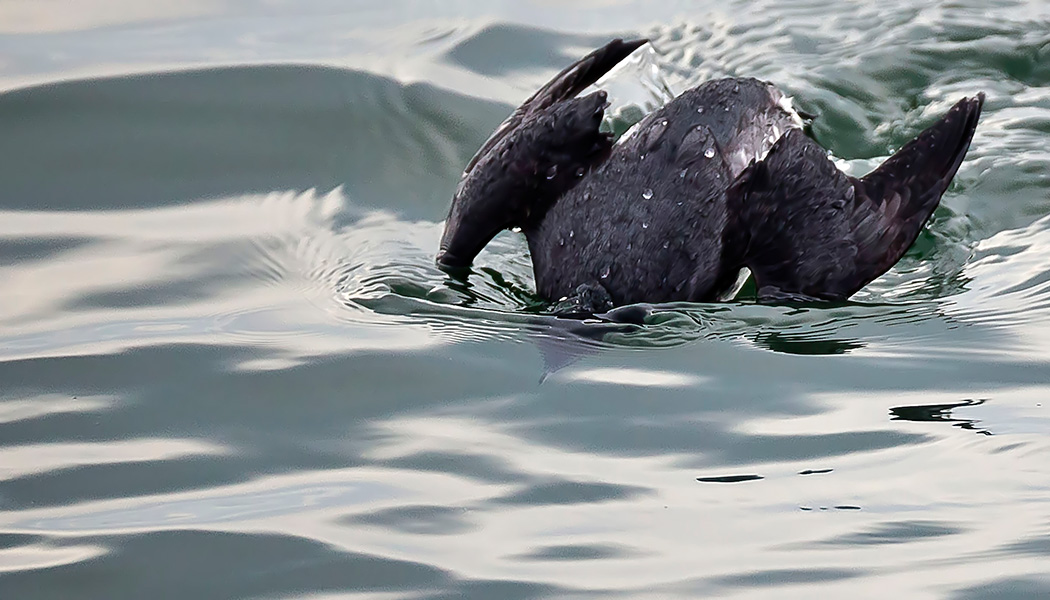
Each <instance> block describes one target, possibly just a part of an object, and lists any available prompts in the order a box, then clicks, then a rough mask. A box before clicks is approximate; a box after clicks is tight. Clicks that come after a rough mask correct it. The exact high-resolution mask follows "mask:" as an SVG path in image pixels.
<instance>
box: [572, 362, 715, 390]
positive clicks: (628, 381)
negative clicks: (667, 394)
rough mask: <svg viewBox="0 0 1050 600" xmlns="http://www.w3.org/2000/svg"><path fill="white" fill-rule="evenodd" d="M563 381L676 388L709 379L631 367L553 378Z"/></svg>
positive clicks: (687, 374)
mask: <svg viewBox="0 0 1050 600" xmlns="http://www.w3.org/2000/svg"><path fill="white" fill-rule="evenodd" d="M554 377H555V378H557V379H561V380H564V381H582V382H587V383H608V384H612V385H633V386H639V387H663V388H677V387H689V386H695V385H700V384H702V383H704V382H705V381H708V380H709V379H710V378H708V377H704V376H701V375H695V374H692V373H676V372H674V371H658V370H653V369H638V368H632V367H595V368H590V369H573V370H570V371H563V372H561V373H558V374H557V375H555V376H554Z"/></svg>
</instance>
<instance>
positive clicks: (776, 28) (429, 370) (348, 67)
mask: <svg viewBox="0 0 1050 600" xmlns="http://www.w3.org/2000/svg"><path fill="white" fill-rule="evenodd" d="M616 35H622V36H635V35H644V36H647V37H649V38H651V39H652V40H653V46H654V47H655V51H652V52H650V53H643V54H642V55H641V56H639V57H638V58H636V59H635V60H634V61H633V63H632V64H631V65H628V66H627V67H626V68H625V69H622V70H621V71H620V72H619V73H618V74H615V75H614V76H613V79H612V81H611V82H610V84H609V88H610V89H611V90H613V95H614V96H615V97H617V98H618V102H619V106H620V107H621V111H620V112H619V114H620V115H621V116H622V117H623V118H624V119H626V120H628V121H629V120H630V118H631V115H635V116H637V114H640V112H641V107H645V106H649V105H652V104H655V103H658V102H659V101H660V100H661V99H662V98H665V97H666V95H667V93H668V90H669V91H671V92H678V91H681V90H684V89H686V88H687V87H688V86H690V85H692V84H695V83H697V82H700V81H703V80H705V79H708V78H712V77H716V76H722V75H742V76H751V75H753V76H757V77H760V78H764V79H768V80H771V81H773V82H775V83H777V84H778V85H779V86H781V87H782V88H783V89H785V90H786V91H788V92H789V93H791V94H793V95H794V96H795V98H796V102H797V104H798V105H800V106H802V107H803V108H805V109H807V110H809V111H811V112H816V113H819V115H820V116H819V118H818V119H817V121H816V122H815V124H814V128H813V129H814V134H815V136H816V137H817V138H818V139H819V140H820V141H821V142H822V143H823V144H824V145H825V146H827V147H828V148H830V149H831V150H832V152H833V153H834V155H835V156H836V157H837V158H838V159H840V160H841V165H842V166H843V167H844V168H848V169H852V170H853V171H854V172H863V171H865V170H866V169H868V168H870V167H872V166H873V165H875V164H877V163H878V162H879V161H880V160H881V159H882V158H884V157H885V156H887V155H888V154H890V153H891V152H892V151H893V150H894V149H895V148H897V147H899V146H900V145H901V144H902V143H904V142H905V141H907V140H908V139H910V137H912V136H913V135H914V134H915V133H917V132H918V131H919V130H920V129H921V128H922V127H923V126H924V125H925V124H928V123H929V122H931V121H932V120H933V119H934V118H935V117H936V116H937V115H938V114H940V113H942V112H943V111H945V110H946V109H947V108H948V107H949V106H950V104H951V103H952V102H954V101H955V100H956V99H958V98H959V97H961V96H963V95H969V94H973V93H975V92H977V91H982V90H983V91H984V92H986V93H987V94H988V101H987V103H986V105H985V114H984V117H983V119H982V122H981V125H980V127H979V129H978V131H977V134H976V136H975V138H974V142H973V147H972V148H971V150H970V154H969V156H968V158H967V160H966V162H965V163H964V164H963V166H962V168H961V170H960V171H959V175H958V177H957V178H956V182H955V184H954V185H953V187H952V188H951V189H950V190H949V192H948V193H947V194H946V195H945V197H944V200H943V202H942V206H941V208H939V209H938V211H937V212H936V214H935V216H934V219H933V221H932V223H931V225H930V227H929V228H928V230H927V231H925V232H924V233H923V235H922V236H921V237H920V239H919V241H918V243H917V244H916V246H915V247H914V248H913V249H912V250H911V251H910V252H909V253H908V255H907V256H906V257H905V258H904V260H903V261H902V262H901V263H900V264H899V265H898V266H897V267H896V268H894V269H893V270H892V271H891V272H890V273H889V274H887V275H886V276H884V277H882V278H881V279H879V280H878V281H876V282H875V283H873V284H871V285H870V286H869V287H868V288H867V289H865V290H864V291H863V292H862V293H861V294H859V295H858V296H857V297H856V298H855V299H854V301H852V302H850V303H848V304H845V305H840V306H832V307H823V308H814V307H802V308H799V307H784V306H759V305H754V304H751V303H748V302H746V301H745V302H738V303H728V304H720V305H684V304H683V305H669V306H661V307H657V310H656V311H655V312H654V314H653V315H652V316H651V317H649V319H648V321H647V323H646V324H645V325H644V326H640V327H638V326H630V327H628V326H615V327H614V326H608V325H599V324H586V323H574V322H564V321H558V320H555V319H553V318H551V317H549V316H546V315H545V314H543V306H542V305H541V304H540V303H539V301H538V299H537V298H536V297H535V296H534V295H533V293H532V290H533V282H532V274H531V267H530V263H529V258H528V255H527V248H526V245H525V243H524V240H523V239H522V238H521V236H520V235H515V234H511V233H506V234H503V235H501V236H500V237H499V238H498V239H497V240H496V241H495V242H494V243H493V244H491V245H490V247H489V248H488V249H487V250H486V251H485V252H484V253H483V254H482V255H481V257H480V258H479V260H478V261H477V268H476V270H475V274H474V275H473V276H472V277H471V279H470V280H469V283H467V284H464V283H462V282H458V281H455V280H450V279H448V278H447V277H446V276H445V275H444V274H443V273H441V272H440V271H438V270H436V269H435V268H434V266H433V256H434V254H435V251H436V248H437V240H438V237H439V235H440V232H441V227H442V224H441V221H442V219H443V218H444V215H445V211H446V210H447V208H448V199H449V196H450V194H451V191H452V190H453V188H454V186H455V183H456V180H457V178H458V175H459V172H460V170H461V168H462V166H463V164H464V163H465V162H466V160H467V159H468V158H469V157H470V155H471V154H472V153H473V151H474V149H475V148H476V147H477V146H478V145H479V144H480V143H481V142H482V141H483V140H484V139H485V137H487V135H488V133H489V132H490V131H491V130H492V128H493V127H494V126H495V125H496V124H497V123H498V122H499V121H500V120H501V119H502V118H503V117H504V116H505V115H506V114H507V113H508V112H509V110H510V109H511V107H512V106H513V105H514V104H515V103H517V102H518V101H520V100H521V99H522V98H524V97H525V96H527V95H528V94H529V93H530V92H531V90H532V89H534V88H535V87H536V86H537V85H538V84H540V83H541V82H542V81H544V80H545V79H546V78H547V77H549V76H550V75H551V74H552V73H553V72H554V71H555V70H557V69H558V68H560V67H561V66H563V65H564V64H566V63H568V62H571V61H572V60H573V59H574V58H575V57H577V56H579V55H580V54H582V53H584V52H586V51H587V50H589V49H591V48H592V47H595V46H597V45H599V44H601V43H603V42H605V41H607V40H608V39H609V38H610V37H612V36H616ZM0 90H2V93H0V281H2V282H3V291H2V293H0V598H3V599H7V598H19V599H22V598H26V599H29V598H32V599H36V598H91V599H94V598H97V599H107V600H110V599H121V598H216V599H219V598H249V597H250V598H292V597H295V598H336V597H339V598H342V597H353V598H357V597H362V598H432V599H436V598H479V599H480V598H494V599H507V598H567V597H572V598H577V597H578V598H582V597H600V598H611V597H627V598H697V597H750V598H796V597H806V598H813V597H816V598H840V597H859V598H894V597H899V598H964V599H970V598H1043V597H1047V596H1050V561H1048V560H1047V559H1048V558H1050V412H1048V411H1050V406H1048V404H1047V403H1048V400H1050V398H1048V397H1047V392H1048V391H1050V218H1046V217H1045V215H1047V214H1050V7H1048V6H1047V5H1046V4H1044V3H1039V2H1034V1H1033V2H1010V1H999V2H983V1H977V0H964V1H957V2H950V3H933V2H925V3H915V2H904V1H898V0H887V1H883V2H879V3H869V4H866V5H863V6H862V5H860V4H853V3H845V4H842V3H840V4H829V3H826V2H815V1H810V0H793V1H775V2H774V1H760V2H701V3H696V2H663V3H660V4H658V5H657V4H654V3H646V2H641V1H637V2H635V1H629V0H626V1H622V2H616V1H612V0H607V1H594V2H578V3H574V4H573V7H571V8H565V7H562V6H561V5H560V3H553V2H546V1H542V0H532V1H529V2H521V1H514V2H512V1H510V0H505V1H502V2H480V1H472V2H468V1H466V0H460V1H456V2H445V3H429V2H412V1H408V0H391V1H389V2H385V3H381V4H377V3H365V2H349V3H347V2H335V1H315V2H309V3H305V4H302V3H291V2H263V1H261V0H259V1H255V0H230V1H227V2H218V1H217V0H215V1H213V0H195V1H193V2H184V3H174V2H172V3H160V2H154V3H141V2H139V3H133V2H130V1H129V0H95V2H93V3H74V2H71V1H66V2H63V1H61V0H52V1H48V2H28V1H16V2H8V3H3V4H0ZM625 122H626V121H625ZM614 125H615V124H614Z"/></svg>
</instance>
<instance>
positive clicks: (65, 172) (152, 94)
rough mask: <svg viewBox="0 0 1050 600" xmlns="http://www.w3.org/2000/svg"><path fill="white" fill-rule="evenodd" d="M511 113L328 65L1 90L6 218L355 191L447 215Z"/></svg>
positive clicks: (380, 202) (414, 215) (412, 210)
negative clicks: (478, 153)
mask: <svg viewBox="0 0 1050 600" xmlns="http://www.w3.org/2000/svg"><path fill="white" fill-rule="evenodd" d="M509 110H510V109H509V107H506V106H503V105H501V104H498V103H493V102H488V101H484V100H479V99H476V98H471V97H468V96H464V95H461V94H457V93H455V92H451V91H448V90H444V89H440V88H437V87H435V86H433V85H431V84H426V83H412V84H403V83H401V82H398V81H395V80H393V79H389V78H386V77H381V76H378V75H373V74H370V73H365V72H361V71H350V70H340V69H333V68H325V67H316V66H293V65H274V66H247V67H230V68H215V69H207V70H199V71H185V72H174V73H157V74H150V75H136V76H129V77H119V78H107V79H90V80H82V81H72V82H64V83H56V84H50V85H43V86H39V87H33V88H27V89H20V90H15V91H11V92H6V93H3V94H0V130H2V131H3V132H4V135H3V136H0V163H2V164H3V165H4V182H3V187H4V193H3V194H2V195H0V209H8V210H42V209H47V210H112V209H128V208H154V207H159V206H169V205H177V204H184V203H188V202H192V201H194V200H197V199H201V198H212V197H221V196H227V195H233V194H245V193H251V192H269V191H272V190H305V189H309V188H317V189H321V190H327V189H331V188H334V187H336V186H344V187H345V190H346V192H347V194H348V195H349V196H351V197H352V198H353V199H354V201H355V203H358V204H359V205H360V206H363V207H371V208H382V209H386V210H395V211H398V212H399V213H401V214H403V215H404V217H405V218H407V219H410V220H415V219H426V220H431V221H438V220H441V219H442V218H444V213H445V210H446V209H447V199H448V197H449V196H450V194H451V192H452V190H453V189H454V187H455V183H456V181H457V179H458V178H459V171H460V169H461V168H462V165H463V164H464V163H465V162H466V161H467V159H468V158H469V156H470V152H472V151H471V150H468V149H470V148H476V147H477V146H479V145H480V144H481V142H482V141H484V139H485V138H486V137H487V136H488V133H489V131H490V130H491V128H492V127H494V126H495V124H496V123H498V122H499V121H500V120H502V118H503V117H504V116H505V115H506V114H507V112H509Z"/></svg>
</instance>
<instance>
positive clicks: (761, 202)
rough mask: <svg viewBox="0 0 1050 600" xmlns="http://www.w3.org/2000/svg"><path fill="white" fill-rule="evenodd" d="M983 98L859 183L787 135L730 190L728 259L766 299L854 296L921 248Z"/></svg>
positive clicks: (961, 107) (810, 144) (796, 133)
mask: <svg viewBox="0 0 1050 600" xmlns="http://www.w3.org/2000/svg"><path fill="white" fill-rule="evenodd" d="M983 101H984V96H983V95H978V96H977V97H975V98H966V99H963V100H961V101H960V102H959V103H957V104H956V105H955V106H954V107H953V108H952V109H951V110H950V111H949V112H948V114H946V115H945V116H944V117H943V118H941V119H940V120H939V121H938V122H937V123H935V124H934V125H932V126H931V127H929V128H928V129H926V130H925V131H923V132H922V133H921V134H920V135H919V136H918V137H917V138H915V139H914V140H912V141H911V142H909V143H908V144H906V145H905V146H904V147H903V148H901V150H900V151H899V152H897V153H896V154H894V155H893V156H892V157H890V158H889V159H888V160H886V162H884V163H883V164H882V165H881V166H879V168H877V169H875V170H874V171H872V172H871V173H870V174H868V175H866V176H864V177H862V178H860V179H856V178H853V177H848V176H846V175H845V174H844V173H842V172H841V171H839V170H838V169H837V168H835V166H834V165H833V164H832V163H831V161H830V160H828V157H827V155H826V153H825V152H824V150H823V149H822V148H820V146H818V145H817V143H816V142H814V141H813V140H811V139H809V138H808V137H806V136H805V134H804V133H802V131H801V130H792V131H789V132H788V133H787V134H785V135H784V136H783V137H781V138H780V140H778V141H777V143H776V144H774V146H773V148H772V149H771V150H770V152H769V154H768V155H767V156H766V158H765V159H764V160H763V161H760V162H758V163H755V164H752V165H751V166H749V167H748V168H747V169H745V170H744V172H743V173H741V174H740V176H739V177H738V179H737V180H736V181H735V182H734V184H733V185H732V186H731V187H730V189H729V192H728V204H729V211H730V215H731V217H730V223H729V226H728V227H727V229H726V233H725V235H724V238H725V240H726V241H725V244H726V248H727V256H729V257H731V260H730V261H729V262H730V263H732V262H734V261H735V262H736V263H737V264H744V265H746V266H747V267H748V268H750V269H751V271H752V273H754V275H755V281H756V284H757V286H758V294H759V297H760V298H762V299H819V300H845V299H846V298H849V297H850V296H851V295H853V294H854V293H856V292H857V291H858V290H860V289H861V288H862V287H864V286H865V285H867V284H868V283H870V282H871V281H872V280H873V279H875V278H876V277H878V276H880V275H882V274H883V273H885V272H886V271H887V270H888V269H889V268H890V267H892V266H893V265H894V264H896V262H897V261H898V260H900V258H901V256H903V255H904V252H905V251H907V249H908V248H909V247H910V246H911V245H912V243H914V242H915V238H916V237H918V235H919V231H920V230H921V229H922V226H923V224H925V222H926V220H927V219H929V217H930V215H931V214H932V213H933V209H934V208H936V206H937V203H938V201H939V200H940V198H941V195H942V194H943V193H944V191H945V190H946V189H947V187H948V184H949V183H950V182H951V180H952V177H954V176H955V173H956V171H958V169H959V165H960V163H961V162H962V159H963V157H964V156H965V154H966V150H967V149H968V148H969V145H970V140H971V139H972V137H973V132H974V128H975V127H976V126H977V119H978V117H979V116H980V112H981V106H982V103H983Z"/></svg>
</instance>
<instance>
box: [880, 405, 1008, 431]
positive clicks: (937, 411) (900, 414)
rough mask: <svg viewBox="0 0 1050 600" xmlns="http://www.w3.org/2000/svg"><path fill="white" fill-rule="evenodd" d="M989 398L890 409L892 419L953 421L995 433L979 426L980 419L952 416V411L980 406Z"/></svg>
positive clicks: (953, 423) (973, 428) (968, 428)
mask: <svg viewBox="0 0 1050 600" xmlns="http://www.w3.org/2000/svg"><path fill="white" fill-rule="evenodd" d="M987 401H988V400H987V399H980V400H963V401H962V402H954V403H949V404H919V405H912V406H895V407H893V408H891V409H890V414H891V415H892V416H891V417H890V420H891V421H915V422H937V423H951V424H952V426H954V427H958V428H960V429H965V430H967V431H972V432H974V433H979V434H981V435H993V434H992V432H991V431H989V430H987V429H982V428H981V427H979V425H980V423H981V421H980V419H962V418H957V417H954V416H952V411H953V410H955V409H957V408H962V407H966V406H980V405H982V404H984V403H985V402H987Z"/></svg>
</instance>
